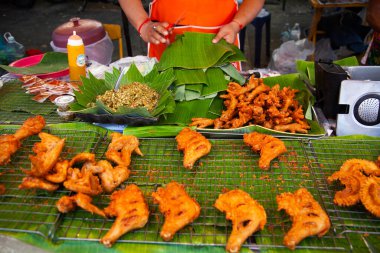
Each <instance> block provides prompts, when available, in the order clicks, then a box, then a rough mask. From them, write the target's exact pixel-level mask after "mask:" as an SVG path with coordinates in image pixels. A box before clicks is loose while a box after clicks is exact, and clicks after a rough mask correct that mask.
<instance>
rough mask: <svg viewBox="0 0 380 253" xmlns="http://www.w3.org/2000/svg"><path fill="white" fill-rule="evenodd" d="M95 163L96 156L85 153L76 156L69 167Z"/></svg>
mask: <svg viewBox="0 0 380 253" xmlns="http://www.w3.org/2000/svg"><path fill="white" fill-rule="evenodd" d="M86 162H95V154H93V153H88V152H83V153H79V154H77V155H75V156H74V157H73V158H71V160H70V164H69V167H70V168H72V167H73V166H74V165H75V164H77V163H86Z"/></svg>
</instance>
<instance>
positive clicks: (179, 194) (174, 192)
mask: <svg viewBox="0 0 380 253" xmlns="http://www.w3.org/2000/svg"><path fill="white" fill-rule="evenodd" d="M152 197H153V201H154V203H157V204H159V208H160V212H161V213H163V214H164V216H165V222H164V225H163V226H162V229H161V232H160V236H161V238H162V239H163V240H164V241H170V240H172V239H173V237H174V235H175V233H176V232H177V231H179V230H180V229H182V228H183V227H185V226H186V225H187V224H189V223H191V222H193V221H194V220H195V219H196V218H198V216H199V214H200V212H201V207H200V206H199V204H198V203H197V201H195V199H193V198H191V197H190V196H189V195H188V194H187V192H186V191H185V188H184V187H183V185H180V184H178V183H177V182H174V181H173V182H171V183H169V184H167V185H166V187H165V188H163V187H160V188H158V189H157V191H156V192H153V193H152Z"/></svg>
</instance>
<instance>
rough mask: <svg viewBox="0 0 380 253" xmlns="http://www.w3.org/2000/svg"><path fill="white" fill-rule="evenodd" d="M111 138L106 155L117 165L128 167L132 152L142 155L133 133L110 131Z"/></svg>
mask: <svg viewBox="0 0 380 253" xmlns="http://www.w3.org/2000/svg"><path fill="white" fill-rule="evenodd" d="M111 136H112V140H111V143H110V144H109V146H108V149H107V152H106V157H107V159H108V160H110V161H113V162H115V163H116V164H118V165H123V166H126V167H128V166H129V165H130V164H131V156H132V153H133V152H134V153H136V154H138V155H140V156H144V154H143V153H142V152H141V150H140V148H139V144H140V143H139V140H138V139H137V138H136V137H135V136H133V135H122V134H121V133H112V134H111Z"/></svg>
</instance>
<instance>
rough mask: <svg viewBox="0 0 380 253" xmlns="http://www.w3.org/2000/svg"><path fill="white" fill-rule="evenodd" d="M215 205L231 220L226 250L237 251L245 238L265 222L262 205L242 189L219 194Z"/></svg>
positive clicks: (260, 227)
mask: <svg viewBox="0 0 380 253" xmlns="http://www.w3.org/2000/svg"><path fill="white" fill-rule="evenodd" d="M215 207H216V208H217V209H218V210H219V211H221V212H225V213H226V219H228V220H231V221H232V232H231V235H230V237H229V238H228V242H227V245H226V250H227V251H228V252H238V251H239V250H240V248H241V246H242V245H243V243H244V242H245V240H246V239H247V238H248V237H249V236H250V235H252V234H253V233H255V232H256V231H258V230H262V229H263V228H264V226H265V224H266V222H267V215H266V212H265V209H264V207H263V206H262V205H260V204H259V203H258V202H257V201H256V200H254V199H252V198H251V196H250V195H249V194H248V193H246V192H244V191H242V190H238V189H237V190H231V191H229V192H226V193H223V194H220V195H219V197H218V199H217V200H216V202H215Z"/></svg>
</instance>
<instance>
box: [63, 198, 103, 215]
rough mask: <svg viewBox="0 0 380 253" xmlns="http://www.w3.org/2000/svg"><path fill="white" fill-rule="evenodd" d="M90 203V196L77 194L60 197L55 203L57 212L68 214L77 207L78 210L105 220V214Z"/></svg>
mask: <svg viewBox="0 0 380 253" xmlns="http://www.w3.org/2000/svg"><path fill="white" fill-rule="evenodd" d="M91 202H92V198H91V197H90V196H88V195H86V194H83V193H80V192H79V193H77V194H75V195H73V196H63V197H61V198H60V199H59V200H58V201H57V203H56V207H57V209H58V211H59V212H61V213H68V212H71V211H73V210H74V209H75V208H76V207H77V206H79V207H80V208H82V209H84V210H86V211H88V212H90V213H92V214H94V213H95V214H97V215H100V216H102V217H104V218H105V217H106V214H105V213H104V212H103V210H101V209H99V208H98V207H96V206H94V205H93V204H92V203H91Z"/></svg>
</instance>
